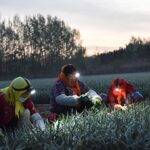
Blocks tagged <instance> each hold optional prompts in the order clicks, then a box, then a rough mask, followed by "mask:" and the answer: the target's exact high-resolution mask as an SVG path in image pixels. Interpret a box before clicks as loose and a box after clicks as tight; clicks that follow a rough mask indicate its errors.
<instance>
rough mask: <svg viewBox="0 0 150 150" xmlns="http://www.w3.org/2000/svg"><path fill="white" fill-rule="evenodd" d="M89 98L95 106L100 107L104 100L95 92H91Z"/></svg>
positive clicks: (88, 94)
mask: <svg viewBox="0 0 150 150" xmlns="http://www.w3.org/2000/svg"><path fill="white" fill-rule="evenodd" d="M87 96H88V98H89V99H90V100H91V102H92V103H93V105H100V104H101V102H102V98H101V97H100V96H99V95H98V94H97V93H96V92H95V91H94V90H89V91H88V92H87Z"/></svg>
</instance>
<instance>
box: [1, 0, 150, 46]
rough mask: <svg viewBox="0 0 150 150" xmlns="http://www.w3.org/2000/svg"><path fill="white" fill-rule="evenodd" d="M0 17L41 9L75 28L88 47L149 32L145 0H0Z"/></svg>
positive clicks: (149, 11) (121, 41)
mask: <svg viewBox="0 0 150 150" xmlns="http://www.w3.org/2000/svg"><path fill="white" fill-rule="evenodd" d="M0 12H1V14H2V16H3V18H10V17H12V16H13V15H14V14H19V15H20V16H21V17H23V16H25V15H33V14H37V13H41V14H43V15H47V14H50V15H52V16H58V17H59V18H61V19H63V20H64V21H65V22H66V23H67V24H68V25H71V26H72V27H74V28H77V29H79V31H80V32H81V36H82V39H83V43H84V44H85V45H87V46H88V47H89V48H90V47H94V46H95V47H97V46H98V47H119V46H123V45H125V43H126V42H127V41H129V39H130V37H131V36H132V35H136V36H142V37H144V36H146V37H148V35H149V34H148V33H149V32H150V28H149V25H150V19H149V18H150V1H149V0H142V1H141V0H125V1H121V0H76V1H72V0H0Z"/></svg>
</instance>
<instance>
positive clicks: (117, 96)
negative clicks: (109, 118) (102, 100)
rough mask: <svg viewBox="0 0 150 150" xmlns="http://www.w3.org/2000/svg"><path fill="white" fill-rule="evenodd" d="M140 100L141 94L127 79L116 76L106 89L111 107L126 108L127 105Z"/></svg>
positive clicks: (141, 98)
mask: <svg viewBox="0 0 150 150" xmlns="http://www.w3.org/2000/svg"><path fill="white" fill-rule="evenodd" d="M141 100H143V96H142V94H141V93H140V92H139V91H138V90H137V89H136V88H135V87H134V86H133V85H132V84H131V83H129V82H128V81H127V80H125V79H122V78H117V79H115V80H113V81H112V83H111V86H110V87H109V91H108V101H109V104H110V106H111V107H112V108H114V109H117V110H126V109H127V106H128V105H130V104H132V103H135V102H140V101H141Z"/></svg>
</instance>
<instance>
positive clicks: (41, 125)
mask: <svg viewBox="0 0 150 150" xmlns="http://www.w3.org/2000/svg"><path fill="white" fill-rule="evenodd" d="M35 126H36V127H37V128H39V129H40V130H41V131H45V129H46V128H45V124H44V121H43V119H42V120H37V121H36V122H35Z"/></svg>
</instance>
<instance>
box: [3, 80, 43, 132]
mask: <svg viewBox="0 0 150 150" xmlns="http://www.w3.org/2000/svg"><path fill="white" fill-rule="evenodd" d="M34 94H35V89H33V87H32V86H31V83H30V81H29V80H28V79H26V78H23V77H17V78H15V79H14V80H13V81H12V82H11V83H10V85H9V86H8V87H6V88H4V89H0V128H6V129H7V128H8V129H9V128H13V129H15V128H17V127H18V124H20V122H22V123H25V124H26V123H27V124H29V122H30V120H31V122H32V123H33V124H34V125H35V126H36V127H38V128H40V129H41V130H45V124H44V121H43V119H42V117H41V116H40V114H39V113H38V112H37V110H36V108H35V106H34V104H33V102H32V95H34ZM25 121H26V122H25Z"/></svg>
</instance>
